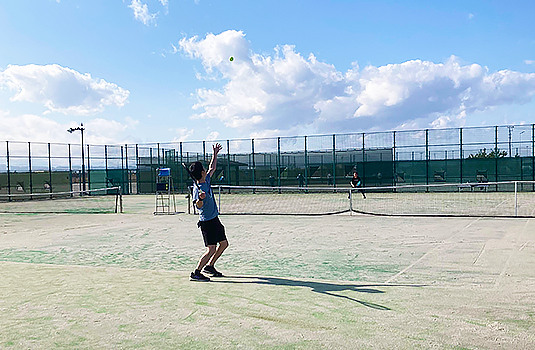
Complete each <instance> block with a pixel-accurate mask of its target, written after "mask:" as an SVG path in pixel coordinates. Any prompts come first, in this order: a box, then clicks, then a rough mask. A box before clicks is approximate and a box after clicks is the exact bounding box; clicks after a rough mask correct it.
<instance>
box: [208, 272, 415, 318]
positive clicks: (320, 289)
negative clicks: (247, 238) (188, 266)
mask: <svg viewBox="0 0 535 350" xmlns="http://www.w3.org/2000/svg"><path fill="white" fill-rule="evenodd" d="M226 277H228V278H230V279H238V280H239V279H247V280H248V281H232V280H220V279H216V278H213V279H212V281H215V282H218V283H254V284H269V285H276V286H295V287H308V288H310V289H311V290H312V291H313V292H316V293H321V294H326V295H330V296H333V297H338V298H344V299H348V300H351V301H354V302H357V303H359V304H361V305H364V306H367V307H370V308H373V309H377V310H391V309H390V308H389V307H386V306H383V305H379V304H374V303H370V302H367V301H362V300H358V299H355V298H351V297H348V296H345V295H339V294H334V293H333V292H342V291H346V290H348V291H354V292H359V293H384V292H383V291H381V290H378V289H373V288H369V287H422V286H423V285H415V284H402V285H399V284H397V285H396V284H360V285H359V284H336V283H329V282H315V281H301V280H294V279H289V278H280V277H257V276H226Z"/></svg>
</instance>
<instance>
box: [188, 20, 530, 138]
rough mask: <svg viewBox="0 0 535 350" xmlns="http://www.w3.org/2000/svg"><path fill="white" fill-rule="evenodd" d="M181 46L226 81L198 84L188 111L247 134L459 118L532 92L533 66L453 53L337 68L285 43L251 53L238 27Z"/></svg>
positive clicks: (457, 121)
mask: <svg viewBox="0 0 535 350" xmlns="http://www.w3.org/2000/svg"><path fill="white" fill-rule="evenodd" d="M178 47H179V49H180V50H181V51H182V52H183V53H185V54H186V55H187V56H188V57H191V58H194V59H199V60H201V62H202V64H203V67H204V70H205V74H206V77H207V78H210V79H216V80H220V81H222V82H224V86H223V87H222V88H221V89H219V90H214V89H207V88H204V89H199V90H197V91H196V97H197V99H198V101H197V103H196V104H195V105H194V106H193V108H194V109H195V110H197V111H198V112H197V113H196V114H195V115H193V116H192V118H198V119H219V120H221V121H222V122H223V123H224V124H225V125H226V126H228V127H233V128H238V129H240V130H243V131H244V132H248V133H249V134H250V135H272V134H274V133H275V132H277V133H278V135H279V136H280V135H285V134H286V135H288V134H301V135H302V134H304V133H309V134H310V133H326V132H352V131H361V130H373V129H381V130H384V129H387V128H396V127H400V126H401V127H402V126H403V125H412V126H415V127H416V126H417V127H435V126H436V127H445V126H461V125H464V124H465V123H466V119H468V118H470V115H471V113H474V112H476V111H485V110H488V109H489V108H492V107H493V106H499V105H507V104H522V103H526V102H529V101H530V100H532V99H533V96H534V95H535V74H526V73H520V72H515V71H510V70H503V71H499V72H495V73H490V72H489V71H488V69H487V68H485V67H482V66H480V65H478V64H469V65H462V64H461V63H460V62H459V60H458V59H457V58H456V57H454V56H452V57H451V58H450V59H449V60H448V61H447V62H445V63H433V62H429V61H421V60H412V61H407V62H403V63H397V64H389V65H385V66H380V67H375V66H367V67H364V68H363V69H360V67H359V66H358V64H356V63H354V65H353V67H352V68H351V69H348V70H347V71H346V72H340V71H338V70H337V69H336V68H335V67H334V66H333V65H331V64H327V63H324V62H320V61H318V60H317V59H316V57H315V56H314V55H312V54H310V55H309V56H308V57H303V56H302V55H301V54H300V53H298V52H296V51H295V48H294V47H293V46H289V45H285V46H281V47H276V48H275V50H274V53H273V54H272V55H261V54H256V53H254V52H252V51H251V47H250V43H249V42H248V41H247V40H246V39H245V34H244V33H243V32H241V31H234V30H229V31H226V32H223V33H221V34H218V35H214V34H207V35H206V37H205V38H204V39H200V38H198V37H196V36H194V37H191V38H183V39H181V40H180V41H179V46H178ZM230 56H233V57H234V60H233V61H232V62H231V61H230V60H229V57H230Z"/></svg>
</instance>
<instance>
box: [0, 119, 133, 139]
mask: <svg viewBox="0 0 535 350" xmlns="http://www.w3.org/2000/svg"><path fill="white" fill-rule="evenodd" d="M76 126H79V124H78V123H76V122H70V123H66V124H62V123H58V122H57V121H54V120H52V119H49V118H46V117H43V116H38V115H33V114H23V115H20V116H17V117H8V116H3V115H0V140H6V141H31V142H62V143H72V144H78V143H79V142H80V134H79V133H72V134H71V133H68V132H67V129H69V128H71V127H76ZM84 127H85V131H84V142H87V143H90V144H117V143H126V142H128V141H129V140H128V139H125V138H124V137H123V136H122V133H123V132H124V131H125V130H126V129H127V128H128V127H129V126H128V125H126V124H121V123H119V122H117V121H115V120H105V119H101V118H96V119H91V120H88V121H87V122H84Z"/></svg>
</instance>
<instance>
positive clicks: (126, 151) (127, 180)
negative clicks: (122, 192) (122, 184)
mask: <svg viewBox="0 0 535 350" xmlns="http://www.w3.org/2000/svg"><path fill="white" fill-rule="evenodd" d="M124 160H125V164H126V185H127V186H126V194H130V173H129V172H128V144H126V143H125V144H124ZM123 176H124V175H123Z"/></svg>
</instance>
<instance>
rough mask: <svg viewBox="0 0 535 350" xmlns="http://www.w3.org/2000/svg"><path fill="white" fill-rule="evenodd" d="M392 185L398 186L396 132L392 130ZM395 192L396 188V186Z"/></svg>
mask: <svg viewBox="0 0 535 350" xmlns="http://www.w3.org/2000/svg"><path fill="white" fill-rule="evenodd" d="M392 140H393V145H392V185H393V186H396V132H395V131H393V132H392ZM394 192H396V189H395V188H394Z"/></svg>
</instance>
